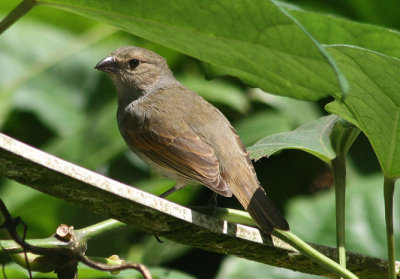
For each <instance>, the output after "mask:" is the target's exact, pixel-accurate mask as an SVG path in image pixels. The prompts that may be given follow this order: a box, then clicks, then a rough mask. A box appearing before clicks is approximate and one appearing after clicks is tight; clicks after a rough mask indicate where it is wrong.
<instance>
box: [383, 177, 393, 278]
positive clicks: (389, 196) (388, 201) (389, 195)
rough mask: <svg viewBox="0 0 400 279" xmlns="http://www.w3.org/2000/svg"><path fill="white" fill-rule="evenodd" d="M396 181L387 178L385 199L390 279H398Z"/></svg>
mask: <svg viewBox="0 0 400 279" xmlns="http://www.w3.org/2000/svg"><path fill="white" fill-rule="evenodd" d="M394 183H395V180H393V179H389V178H386V177H385V181H384V197H385V221H386V237H387V248H388V261H389V277H388V278H389V279H396V265H395V264H396V263H395V248H394V230H393V194H394Z"/></svg>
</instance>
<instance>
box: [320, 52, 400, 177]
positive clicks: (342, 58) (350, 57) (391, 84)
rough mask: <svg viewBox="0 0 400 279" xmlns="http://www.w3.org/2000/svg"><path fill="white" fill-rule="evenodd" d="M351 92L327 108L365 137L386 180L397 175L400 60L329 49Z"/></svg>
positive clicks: (399, 129)
mask: <svg viewBox="0 0 400 279" xmlns="http://www.w3.org/2000/svg"><path fill="white" fill-rule="evenodd" d="M328 49H329V51H330V53H331V54H332V55H333V56H334V57H335V59H336V60H337V61H338V64H339V65H340V67H341V69H342V70H343V72H344V73H345V74H346V76H347V78H348V80H349V82H350V85H351V90H350V92H349V95H348V96H347V97H346V98H345V99H344V100H342V101H339V100H336V101H335V102H333V103H331V104H329V105H328V106H327V110H328V111H330V112H332V113H335V114H337V115H339V116H341V117H343V118H344V119H346V120H347V121H349V122H350V123H353V124H354V125H355V126H357V127H359V128H360V129H361V130H362V131H363V132H364V134H365V135H366V136H367V137H368V139H369V141H370V142H371V145H372V147H373V148H374V150H375V153H376V155H377V157H378V160H379V163H380V165H381V167H382V171H383V173H384V174H385V176H386V177H388V178H395V177H398V176H399V175H400V160H399V159H398V158H399V157H400V95H399V89H400V60H399V59H396V58H392V57H388V56H385V55H381V54H378V53H376V52H372V51H370V50H365V49H361V48H357V47H351V46H335V47H329V48H328Z"/></svg>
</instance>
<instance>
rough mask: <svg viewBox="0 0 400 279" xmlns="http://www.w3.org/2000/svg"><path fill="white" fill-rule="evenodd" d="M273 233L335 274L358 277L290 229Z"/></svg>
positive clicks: (351, 277) (355, 278) (344, 276)
mask: <svg viewBox="0 0 400 279" xmlns="http://www.w3.org/2000/svg"><path fill="white" fill-rule="evenodd" d="M272 234H273V235H274V236H276V237H278V238H279V239H282V240H283V241H285V242H286V243H288V244H290V245H291V246H293V247H294V248H296V249H297V250H298V251H299V252H300V253H302V254H303V255H305V256H306V257H308V258H310V259H311V260H312V261H314V262H316V263H317V264H319V265H321V266H323V267H324V268H326V269H328V270H330V271H332V272H334V273H335V274H337V275H339V276H341V277H343V278H346V279H357V278H358V277H357V276H356V275H354V274H353V273H352V272H350V271H349V270H347V269H346V268H344V267H342V266H340V265H339V264H338V263H337V262H335V261H333V260H331V259H330V258H328V257H326V256H325V255H323V254H322V253H320V252H318V251H317V250H315V249H314V248H313V247H311V246H310V245H308V244H307V243H306V242H305V241H303V240H301V239H300V238H299V237H298V236H297V235H295V234H293V233H291V232H289V231H281V230H274V231H273V232H272Z"/></svg>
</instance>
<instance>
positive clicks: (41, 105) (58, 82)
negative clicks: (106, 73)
mask: <svg viewBox="0 0 400 279" xmlns="http://www.w3.org/2000/svg"><path fill="white" fill-rule="evenodd" d="M39 31H40V33H41V37H40V39H39V40H38V39H37V32H39ZM115 32H116V30H115V29H112V28H110V27H106V26H97V27H95V28H94V29H91V30H89V31H87V32H86V33H83V34H81V35H80V36H79V37H77V38H74V36H73V34H70V33H69V32H66V31H63V30H60V29H59V28H56V27H54V26H50V25H47V24H43V23H39V22H36V21H33V20H30V21H27V22H25V24H18V25H16V28H14V30H13V32H6V33H5V34H4V35H3V37H4V38H3V39H4V40H1V41H0V49H1V50H2V51H1V52H0V60H2V61H4V63H1V65H0V70H1V72H2V73H3V74H2V75H1V77H0V84H1V87H0V99H1V100H2V101H4V102H5V103H6V104H9V105H8V106H7V107H3V109H8V110H10V109H11V107H12V106H11V105H10V104H12V105H13V107H14V108H18V109H21V110H27V111H32V112H34V114H35V115H36V116H37V117H38V118H39V119H40V120H41V121H42V122H43V123H44V124H45V125H46V126H48V127H49V128H51V129H52V130H54V131H55V132H57V133H58V134H60V135H63V136H65V135H68V134H70V133H72V132H73V130H74V129H75V126H76V123H80V122H83V119H84V118H83V117H84V114H83V111H84V109H85V105H86V98H87V92H88V91H90V90H92V89H93V88H94V86H95V85H96V83H95V81H96V79H95V77H96V75H97V73H95V71H93V69H92V68H91V67H88V66H87V65H90V64H92V63H94V61H96V59H97V58H98V57H97V55H98V54H97V52H85V51H82V49H84V48H86V47H88V46H90V45H92V44H94V43H97V42H99V41H101V40H103V39H104V38H105V37H108V36H109V35H111V34H113V33H115ZM43 41H46V44H43ZM26 46H29V47H26ZM77 53H78V54H79V55H76V54H77ZM95 55H96V58H95V59H93V60H92V57H94V56H95ZM92 61H93V62H92ZM10 65H12V67H10ZM7 112H8V111H7V110H3V111H2V112H1V113H0V124H1V122H2V121H4V119H5V116H6V115H7Z"/></svg>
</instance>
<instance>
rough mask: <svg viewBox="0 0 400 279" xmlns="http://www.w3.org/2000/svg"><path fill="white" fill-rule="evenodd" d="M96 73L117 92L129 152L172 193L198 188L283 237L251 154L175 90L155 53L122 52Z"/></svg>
mask: <svg viewBox="0 0 400 279" xmlns="http://www.w3.org/2000/svg"><path fill="white" fill-rule="evenodd" d="M95 68H96V69H98V70H100V71H103V72H106V73H107V74H109V76H110V77H111V79H112V80H113V82H114V85H115V86H116V88H117V92H118V112H117V120H118V126H119V130H120V132H121V135H122V137H123V138H124V140H125V142H126V144H127V145H128V146H129V148H130V149H131V150H132V151H134V152H135V153H136V154H137V155H138V156H139V157H140V158H141V159H142V160H144V161H145V162H146V163H148V164H149V165H150V167H152V168H154V169H156V170H157V171H159V172H160V173H161V174H163V175H165V176H166V177H169V178H171V179H174V180H175V181H176V185H175V187H173V188H172V189H170V190H168V191H167V192H165V193H164V194H162V195H161V196H162V197H166V196H167V195H169V194H171V193H173V192H174V191H176V190H178V189H180V188H182V187H184V186H185V185H186V184H188V183H193V182H195V183H200V184H203V185H204V186H206V187H208V188H210V189H211V190H212V191H214V192H216V193H217V194H220V195H222V196H224V197H231V196H232V194H233V195H234V196H235V197H236V198H237V199H238V200H239V202H240V203H241V204H242V206H243V207H244V208H245V209H246V210H247V211H248V212H249V214H250V215H251V217H252V218H253V219H254V221H255V222H256V223H257V224H258V226H259V227H260V228H261V229H262V230H263V231H265V232H266V233H268V234H271V232H272V230H273V229H274V228H277V229H281V230H289V225H288V223H287V222H286V220H285V219H284V218H283V216H282V215H281V213H280V212H279V210H278V209H277V208H276V207H275V205H274V204H273V203H272V201H271V200H270V199H269V198H268V197H267V195H266V194H265V191H264V189H263V188H262V187H261V186H260V184H259V182H258V179H257V176H256V173H255V171H254V168H253V165H252V162H251V160H250V157H249V153H248V152H247V151H246V148H245V147H244V145H243V143H242V141H241V140H240V138H239V136H238V135H237V133H236V131H235V129H234V128H233V127H232V125H231V124H230V123H229V121H228V120H227V119H226V118H225V116H224V115H223V114H222V113H221V112H220V111H219V110H218V109H217V108H215V107H214V106H212V105H211V104H210V103H208V102H207V101H205V100H204V99H203V98H202V97H200V96H199V95H197V94H196V93H194V92H192V91H191V90H189V89H188V88H186V87H184V86H183V85H182V84H180V83H179V82H178V81H177V80H176V79H175V77H174V75H173V73H172V72H171V70H170V69H169V67H168V64H167V62H166V61H165V59H164V58H163V57H161V56H159V55H158V54H156V53H154V52H152V51H149V50H146V49H143V48H139V47H133V46H128V47H122V48H119V49H117V50H116V51H114V52H113V53H112V54H111V56H109V57H107V58H105V59H103V60H102V61H100V62H99V63H98V64H97V65H96V67H95Z"/></svg>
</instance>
